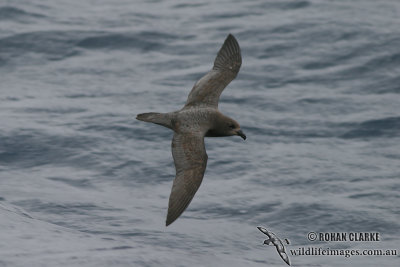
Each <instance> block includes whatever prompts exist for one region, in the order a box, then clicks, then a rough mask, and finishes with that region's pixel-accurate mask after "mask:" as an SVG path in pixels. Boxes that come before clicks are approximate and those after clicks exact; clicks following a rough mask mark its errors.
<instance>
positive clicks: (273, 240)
mask: <svg viewBox="0 0 400 267" xmlns="http://www.w3.org/2000/svg"><path fill="white" fill-rule="evenodd" d="M257 228H258V230H260V231H261V232H263V233H264V234H266V235H267V236H268V239H267V240H264V244H265V245H273V246H275V248H276V251H277V252H278V254H279V256H281V258H282V260H283V261H284V262H286V263H287V265H289V266H290V261H289V256H288V255H287V253H286V250H285V246H284V245H283V243H282V241H281V240H280V239H279V238H278V237H277V236H276V235H275V234H274V233H272V232H270V231H268V230H267V229H265V228H264V227H261V226H257ZM285 241H286V243H287V244H289V240H287V239H286V238H285Z"/></svg>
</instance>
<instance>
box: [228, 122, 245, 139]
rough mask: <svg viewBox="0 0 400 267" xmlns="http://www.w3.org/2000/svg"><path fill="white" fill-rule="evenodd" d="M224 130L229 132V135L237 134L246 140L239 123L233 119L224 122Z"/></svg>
mask: <svg viewBox="0 0 400 267" xmlns="http://www.w3.org/2000/svg"><path fill="white" fill-rule="evenodd" d="M224 127H225V131H226V132H227V133H229V135H238V136H240V137H242V138H243V140H246V135H245V134H244V133H243V131H242V130H241V129H240V125H239V123H237V122H236V121H235V120H233V119H229V120H227V121H226V122H225V125H224Z"/></svg>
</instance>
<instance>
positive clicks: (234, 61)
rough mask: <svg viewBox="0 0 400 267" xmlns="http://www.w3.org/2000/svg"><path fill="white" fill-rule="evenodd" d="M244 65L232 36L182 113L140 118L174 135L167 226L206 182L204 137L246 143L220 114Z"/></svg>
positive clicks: (240, 131)
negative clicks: (235, 137) (220, 102)
mask: <svg viewBox="0 0 400 267" xmlns="http://www.w3.org/2000/svg"><path fill="white" fill-rule="evenodd" d="M241 64H242V57H241V54H240V47H239V44H238V42H237V41H236V39H235V37H234V36H233V35H231V34H229V35H228V37H227V38H226V40H225V42H224V44H223V45H222V47H221V49H220V50H219V52H218V54H217V57H216V58H215V61H214V66H213V68H212V69H211V70H210V71H209V72H208V73H207V74H206V75H204V76H203V77H202V78H201V79H200V80H198V81H197V82H196V83H195V85H194V86H193V89H192V90H191V91H190V93H189V96H188V99H187V101H186V104H185V106H184V107H183V108H182V109H180V110H178V111H174V112H169V113H155V112H150V113H142V114H138V115H137V117H136V119H138V120H141V121H145V122H152V123H155V124H159V125H162V126H164V127H167V128H169V129H171V130H173V131H174V137H173V138H172V156H173V158H174V164H175V169H176V176H175V180H174V183H173V185H172V190H171V195H170V197H169V204H168V214H167V220H166V226H168V225H170V224H171V223H172V222H174V221H175V220H176V219H177V218H178V217H179V216H180V215H181V214H182V213H183V211H184V210H185V209H186V208H187V206H188V205H189V203H190V202H191V201H192V199H193V197H194V195H195V194H196V192H197V190H198V189H199V187H200V184H201V182H202V180H203V176H204V172H205V170H206V166H207V159H208V157H207V153H206V149H205V146H204V137H221V136H233V135H238V136H240V137H242V138H243V139H244V140H245V139H246V135H245V134H244V133H243V132H242V130H241V128H240V125H239V123H237V122H236V121H235V120H234V119H231V118H229V117H227V116H225V115H223V114H222V113H221V112H220V111H219V110H218V100H219V97H220V95H221V93H222V91H223V90H224V88H225V87H226V86H227V85H228V84H229V83H230V82H231V81H232V80H233V79H235V77H236V75H237V74H238V72H239V69H240V66H241Z"/></svg>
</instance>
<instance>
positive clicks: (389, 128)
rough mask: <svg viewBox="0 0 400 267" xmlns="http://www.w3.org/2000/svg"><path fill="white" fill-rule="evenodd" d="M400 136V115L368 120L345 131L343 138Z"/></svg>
mask: <svg viewBox="0 0 400 267" xmlns="http://www.w3.org/2000/svg"><path fill="white" fill-rule="evenodd" d="M398 136H400V117H388V118H382V119H376V120H367V121H364V122H362V123H359V124H358V125H356V126H355V128H354V129H352V130H350V131H348V132H346V133H344V134H343V135H342V136H341V137H342V138H349V139H350V138H370V137H398Z"/></svg>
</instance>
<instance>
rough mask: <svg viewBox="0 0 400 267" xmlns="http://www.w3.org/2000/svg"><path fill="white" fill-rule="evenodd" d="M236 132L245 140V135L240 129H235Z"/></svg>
mask: <svg viewBox="0 0 400 267" xmlns="http://www.w3.org/2000/svg"><path fill="white" fill-rule="evenodd" d="M236 134H237V135H239V136H240V137H242V138H243V140H246V135H245V134H244V133H243V132H242V130H239V131H237V132H236Z"/></svg>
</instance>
